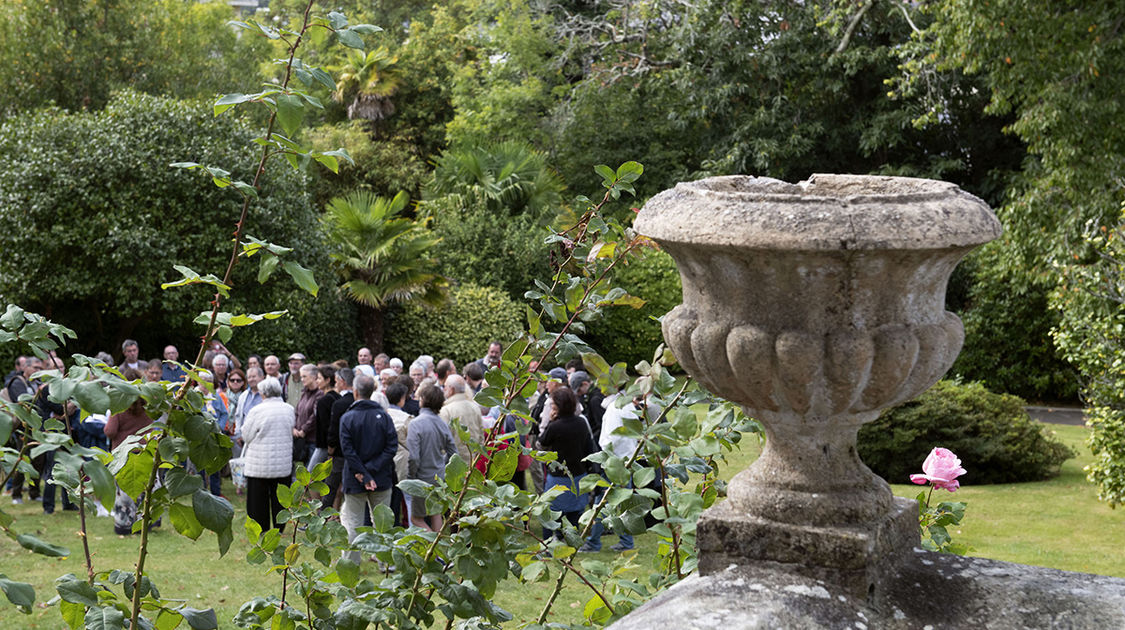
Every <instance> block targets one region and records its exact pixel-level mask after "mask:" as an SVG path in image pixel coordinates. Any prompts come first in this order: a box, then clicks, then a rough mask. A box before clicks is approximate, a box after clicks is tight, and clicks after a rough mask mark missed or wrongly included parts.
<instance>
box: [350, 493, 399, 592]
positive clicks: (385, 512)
mask: <svg viewBox="0 0 1125 630" xmlns="http://www.w3.org/2000/svg"><path fill="white" fill-rule="evenodd" d="M372 514H373V518H372V519H371V525H372V527H373V528H374V529H375V531H377V532H379V533H386V532H389V531H390V530H391V527H393V526H394V524H395V514H394V511H392V510H391V508H390V507H388V506H386V505H383V504H382V503H380V504H379V505H377V506H375V509H374V510H373V511H372ZM349 586H350V585H349Z"/></svg>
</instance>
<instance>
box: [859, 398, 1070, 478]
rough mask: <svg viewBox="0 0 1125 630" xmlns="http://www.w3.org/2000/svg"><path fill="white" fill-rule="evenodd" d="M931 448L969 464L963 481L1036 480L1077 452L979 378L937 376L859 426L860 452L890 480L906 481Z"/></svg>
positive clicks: (1014, 400) (1015, 400)
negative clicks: (918, 391)
mask: <svg viewBox="0 0 1125 630" xmlns="http://www.w3.org/2000/svg"><path fill="white" fill-rule="evenodd" d="M935 446H941V447H944V448H947V449H949V450H951V451H953V452H954V453H957V455H958V456H959V457H960V458H961V461H962V465H963V466H964V467H965V468H966V469H968V471H969V473H968V474H967V475H965V480H966V481H967V482H968V483H969V484H989V483H1012V482H1021V481H1038V480H1041V479H1046V478H1047V477H1050V476H1052V475H1054V474H1056V473H1057V472H1058V468H1059V466H1060V465H1061V464H1062V463H1063V462H1064V461H1066V460H1067V459H1068V458H1071V457H1074V456H1075V455H1076V453H1075V452H1074V451H1073V450H1071V449H1070V448H1069V447H1067V446H1066V445H1065V444H1063V443H1062V442H1060V441H1059V440H1058V439H1057V438H1054V437H1052V436H1051V435H1050V434H1049V433H1048V432H1047V431H1045V428H1044V427H1043V426H1042V425H1040V424H1038V423H1036V422H1035V421H1034V420H1032V419H1031V417H1030V416H1028V415H1027V411H1026V409H1025V408H1024V401H1023V400H1022V399H1020V398H1018V397H1016V396H1011V395H1009V394H996V393H993V392H990V391H988V390H987V389H985V387H984V385H982V384H981V383H968V384H960V383H955V382H952V381H941V382H939V383H938V384H937V385H934V386H933V387H932V388H930V389H929V391H927V392H926V393H924V394H922V395H921V396H919V397H918V398H917V399H915V400H912V401H910V402H908V403H904V404H902V405H899V406H897V407H894V408H892V409H888V410H886V411H884V412H883V414H882V415H881V416H880V417H879V419H878V420H876V421H875V422H872V423H870V424H868V425H866V426H864V427H863V428H862V429H860V431H859V455H860V457H861V458H863V461H864V463H866V464H867V465H868V466H869V467H870V468H871V470H873V471H875V474H877V475H879V476H880V477H883V478H884V479H886V480H887V481H889V482H890V483H906V482H907V481H908V480H909V477H910V473H912V472H917V468H918V464H919V462H921V461H922V460H924V459H925V458H926V454H927V453H929V452H930V450H931V449H932V448H934V447H935Z"/></svg>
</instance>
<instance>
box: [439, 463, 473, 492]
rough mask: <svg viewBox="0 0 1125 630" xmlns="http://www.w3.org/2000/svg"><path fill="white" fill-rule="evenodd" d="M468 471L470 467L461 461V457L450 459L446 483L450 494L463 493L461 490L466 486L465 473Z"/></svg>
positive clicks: (446, 470) (446, 469) (446, 468)
mask: <svg viewBox="0 0 1125 630" xmlns="http://www.w3.org/2000/svg"><path fill="white" fill-rule="evenodd" d="M468 470H469V465H468V464H467V463H465V460H463V459H461V456H460V455H454V456H453V457H450V458H449V463H448V464H446V465H445V483H446V485H448V486H449V491H450V492H460V491H461V488H462V487H463V486H464V485H465V473H466V472H468Z"/></svg>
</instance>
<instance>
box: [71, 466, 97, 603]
mask: <svg viewBox="0 0 1125 630" xmlns="http://www.w3.org/2000/svg"><path fill="white" fill-rule="evenodd" d="M63 492H66V490H63ZM78 519H79V521H80V523H81V527H82V529H81V530H79V532H78V535H79V537H81V538H82V551H83V552H84V553H85V554H86V582H87V583H88V584H89V585H90V586H93V585H94V561H93V559H91V557H90V541H89V532H88V530H87V529H86V474H85V473H84V472H83V470H82V468H79V469H78Z"/></svg>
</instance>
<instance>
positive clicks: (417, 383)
mask: <svg viewBox="0 0 1125 630" xmlns="http://www.w3.org/2000/svg"><path fill="white" fill-rule="evenodd" d="M408 374H410V378H411V379H412V380H413V381H414V388H415V389H417V388H419V387H421V386H422V380H423V379H425V378H426V365H425V364H424V363H421V362H419V361H415V362H414V363H411V364H410V371H409V372H408Z"/></svg>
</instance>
